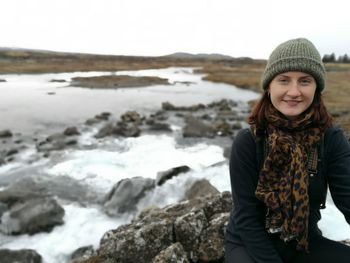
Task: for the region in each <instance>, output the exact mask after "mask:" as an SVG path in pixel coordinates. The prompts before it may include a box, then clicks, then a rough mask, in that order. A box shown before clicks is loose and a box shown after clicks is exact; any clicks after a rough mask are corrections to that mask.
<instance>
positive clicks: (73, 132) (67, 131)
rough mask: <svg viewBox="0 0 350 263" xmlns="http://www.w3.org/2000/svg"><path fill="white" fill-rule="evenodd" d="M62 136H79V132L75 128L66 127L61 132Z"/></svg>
mask: <svg viewBox="0 0 350 263" xmlns="http://www.w3.org/2000/svg"><path fill="white" fill-rule="evenodd" d="M63 135H65V136H74V135H80V132H79V131H78V128H77V127H68V128H66V129H65V130H64V131H63Z"/></svg>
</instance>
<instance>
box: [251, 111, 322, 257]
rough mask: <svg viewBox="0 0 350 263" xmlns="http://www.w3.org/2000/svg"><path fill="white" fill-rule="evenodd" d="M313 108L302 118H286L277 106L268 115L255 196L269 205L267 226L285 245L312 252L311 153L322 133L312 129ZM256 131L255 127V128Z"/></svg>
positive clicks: (317, 129)
mask: <svg viewBox="0 0 350 263" xmlns="http://www.w3.org/2000/svg"><path fill="white" fill-rule="evenodd" d="M313 114H314V110H313V109H312V108H310V110H308V111H307V112H306V113H305V114H302V115H301V116H300V117H299V118H298V119H293V120H289V119H286V118H285V117H283V115H281V114H280V113H279V112H278V111H277V110H276V109H275V108H274V107H273V106H271V107H270V109H269V110H268V111H267V113H266V116H265V118H266V121H267V123H268V127H267V149H268V151H267V155H266V158H265V160H264V163H263V166H262V169H261V171H260V174H259V179H258V184H257V188H256V191H255V195H256V197H257V198H258V199H260V200H261V201H263V202H264V203H265V205H266V206H267V209H268V213H267V216H266V227H267V229H268V231H269V232H270V233H275V232H281V236H280V237H281V239H283V240H284V241H285V242H287V241H290V240H293V239H295V240H297V249H298V250H304V251H308V222H309V195H308V186H309V177H308V171H307V158H308V153H309V151H310V150H311V149H313V148H314V147H315V146H316V144H317V143H318V142H319V141H320V139H321V136H322V131H321V130H320V128H317V127H313V126H312V116H313ZM252 128H253V130H254V127H252Z"/></svg>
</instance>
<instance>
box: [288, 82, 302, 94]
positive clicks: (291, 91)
mask: <svg viewBox="0 0 350 263" xmlns="http://www.w3.org/2000/svg"><path fill="white" fill-rule="evenodd" d="M300 94H301V92H300V89H299V85H298V82H297V81H292V82H291V83H290V87H289V89H288V92H287V95H289V96H291V97H297V96H300Z"/></svg>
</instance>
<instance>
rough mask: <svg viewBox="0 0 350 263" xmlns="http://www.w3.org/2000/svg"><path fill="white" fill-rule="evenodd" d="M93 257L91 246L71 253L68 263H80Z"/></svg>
mask: <svg viewBox="0 0 350 263" xmlns="http://www.w3.org/2000/svg"><path fill="white" fill-rule="evenodd" d="M93 256H96V251H95V250H94V248H93V246H86V247H81V248H78V249H77V250H75V251H74V252H73V253H72V255H71V257H70V258H71V260H70V262H69V263H82V262H84V261H86V260H87V259H89V258H91V257H93Z"/></svg>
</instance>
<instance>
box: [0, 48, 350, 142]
mask: <svg viewBox="0 0 350 263" xmlns="http://www.w3.org/2000/svg"><path fill="white" fill-rule="evenodd" d="M265 63H266V61H264V60H253V59H249V58H237V59H235V58H233V59H212V58H210V57H208V58H196V57H192V58H191V57H188V58H176V57H169V56H164V57H131V56H107V55H89V54H72V53H59V52H46V51H42V52H37V51H27V50H0V74H5V73H45V72H72V71H117V70H138V69H149V68H166V67H199V68H201V69H198V70H197V71H198V72H201V73H205V74H206V76H205V79H206V80H209V81H214V82H223V83H228V84H233V85H236V86H238V87H241V88H247V89H251V90H255V91H259V92H260V87H259V86H260V76H261V73H262V71H263V69H264V67H265ZM326 70H327V82H326V89H325V91H324V93H323V95H324V99H325V102H326V105H327V106H328V108H329V109H330V112H331V113H332V114H333V116H334V117H335V122H336V123H338V124H340V125H341V126H342V127H343V128H344V130H345V131H346V133H347V135H350V64H326Z"/></svg>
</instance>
